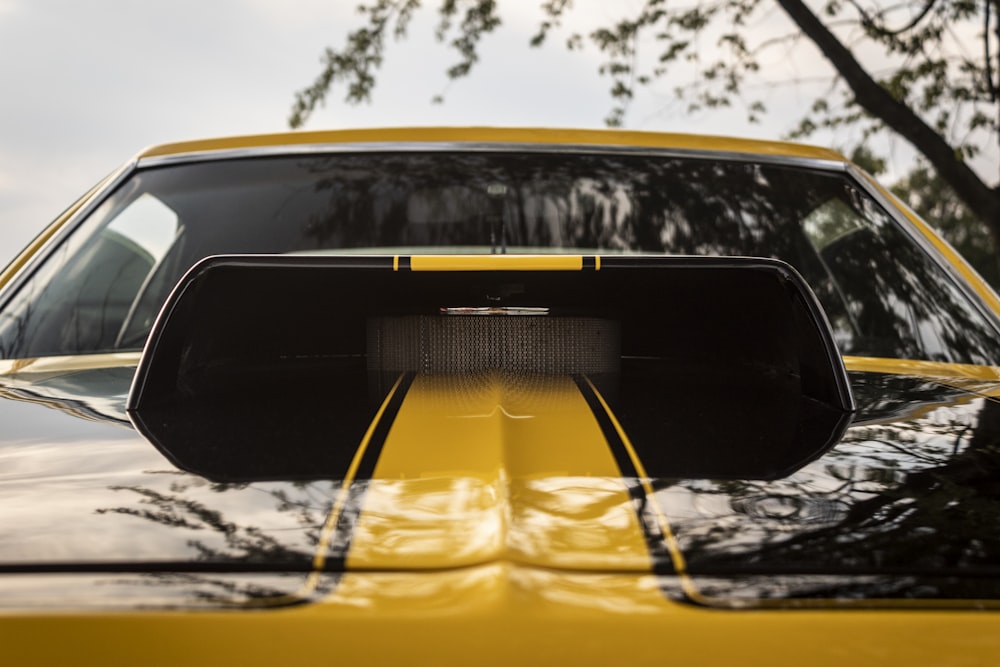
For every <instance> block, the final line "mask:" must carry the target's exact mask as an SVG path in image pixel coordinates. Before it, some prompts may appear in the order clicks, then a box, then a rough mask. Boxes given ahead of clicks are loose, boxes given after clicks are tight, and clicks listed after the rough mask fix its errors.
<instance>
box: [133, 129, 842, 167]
mask: <svg viewBox="0 0 1000 667" xmlns="http://www.w3.org/2000/svg"><path fill="white" fill-rule="evenodd" d="M385 143H397V144H421V143H434V144H442V143H456V144H458V143H460V144H484V145H487V144H525V145H536V146H553V147H555V146H575V147H607V148H633V149H635V148H647V149H648V148H652V149H664V150H677V151H699V152H700V151H709V152H723V153H740V154H749V155H768V156H783V157H791V158H804V159H811V160H824V161H835V162H846V161H847V160H846V159H845V158H844V156H843V155H841V154H840V153H838V152H836V151H834V150H831V149H828V148H822V147H818V146H809V145H804V144H796V143H791V142H784V141H764V140H757V139H737V138H732V137H721V136H708V135H696V134H672V133H660V132H637V131H631V130H570V129H543V128H499V127H394V128H368V129H355V130H327V131H310V132H283V133H276V134H258V135H246V136H235V137H221V138H214V139H202V140H196V141H183V142H177V143H169V144H162V145H158V146H152V147H150V148H147V149H146V150H144V151H142V152H141V153H140V154H139V155H138V156H137V159H145V158H160V157H175V156H181V155H192V154H198V153H214V152H219V151H225V152H228V151H243V150H246V151H255V150H257V149H260V150H267V151H268V152H271V151H274V150H276V149H277V150H280V149H283V148H287V149H289V151H290V152H296V151H298V150H301V149H304V148H307V147H314V146H317V147H318V146H324V145H347V144H385Z"/></svg>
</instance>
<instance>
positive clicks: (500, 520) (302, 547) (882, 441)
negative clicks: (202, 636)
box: [0, 364, 1000, 607]
mask: <svg viewBox="0 0 1000 667" xmlns="http://www.w3.org/2000/svg"><path fill="white" fill-rule="evenodd" d="M56 367H58V364H57V365H56ZM133 372H134V367H132V366H120V365H117V366H116V365H110V366H109V367H104V368H89V369H83V370H73V369H69V370H55V371H49V372H42V371H38V370H35V371H32V372H24V373H13V374H9V375H7V376H6V377H4V378H3V379H2V380H0V423H3V424H4V429H3V433H2V438H3V439H2V441H0V522H2V524H3V525H4V526H5V531H3V534H2V536H0V572H5V573H8V574H19V575H25V576H22V577H20V578H19V579H18V581H19V582H21V583H22V584H23V590H22V589H20V588H18V587H14V593H13V597H12V598H10V599H12V600H18V599H20V602H15V603H16V604H25V603H26V602H25V601H26V600H30V601H31V602H30V603H31V605H32V606H34V605H40V604H46V601H48V602H49V603H51V602H52V600H53V599H59V600H60V601H61V602H63V603H64V602H65V601H66V600H70V601H72V600H74V599H77V598H74V596H73V595H72V593H71V591H72V590H74V587H73V586H72V585H69V584H70V583H71V582H78V583H79V584H80V586H81V588H80V591H81V592H80V595H79V598H78V599H79V600H81V601H82V600H86V601H87V604H94V603H95V602H94V601H95V600H97V601H98V602H100V603H101V604H107V603H108V601H109V600H111V599H112V598H113V599H114V600H116V601H117V602H116V604H118V603H121V600H122V599H124V600H126V601H127V603H135V604H139V603H141V604H144V605H148V604H153V605H156V604H171V605H172V604H182V605H185V606H186V605H192V604H196V605H202V604H209V605H215V604H234V603H236V604H249V603H251V602H253V601H257V602H259V601H260V600H262V599H264V600H269V601H271V602H273V603H275V604H277V603H292V602H296V601H301V600H302V599H304V598H307V597H310V596H316V595H324V594H327V593H329V592H330V591H331V590H334V589H336V587H337V585H338V582H339V581H340V579H341V578H342V576H343V574H344V573H345V572H385V573H392V572H413V571H425V572H428V573H432V572H437V573H441V572H448V571H455V570H456V569H457V568H476V567H483V566H497V565H503V566H505V567H506V566H512V567H517V568H521V569H524V570H527V571H536V572H539V573H543V572H553V571H557V572H588V573H595V572H596V573H608V574H622V573H635V574H640V575H641V574H652V575H654V578H655V581H656V585H657V586H658V587H660V589H661V590H662V592H663V594H664V595H665V596H666V597H668V598H671V599H678V600H686V601H689V602H693V603H696V604H701V605H708V606H723V607H745V606H761V605H763V606H769V605H788V604H794V605H802V604H828V603H832V601H834V600H837V601H838V602H837V604H844V601H845V600H853V601H854V603H865V602H866V601H867V603H877V604H883V603H885V601H886V600H904V599H912V598H920V599H923V600H925V601H927V602H928V603H931V604H933V603H934V601H940V600H954V599H965V600H972V601H975V604H977V605H983V604H986V605H990V604H991V603H990V602H989V601H990V600H993V599H995V598H997V597H1000V584H998V583H997V582H998V581H1000V579H998V578H997V577H996V575H997V566H996V562H997V554H1000V530H997V528H998V527H1000V526H998V521H1000V519H998V518H997V517H1000V488H998V487H997V486H996V481H995V480H996V478H997V475H996V469H997V467H998V465H1000V448H998V442H1000V438H998V435H1000V405H998V404H997V403H996V402H995V401H994V400H993V399H992V398H990V396H991V395H993V394H995V393H997V392H998V391H1000V384H998V383H994V382H988V381H981V382H978V383H975V385H974V386H970V383H968V382H965V383H964V384H965V385H966V386H962V385H963V383H961V382H959V381H956V380H950V381H949V380H942V379H934V378H930V377H921V376H919V375H899V374H896V373H875V372H861V371H854V372H851V374H850V375H851V382H852V388H853V391H854V394H855V400H856V402H857V406H858V410H857V412H856V414H855V416H854V418H853V422H852V424H851V426H850V427H849V428H848V430H847V431H846V433H845V435H844V436H843V438H842V439H841V440H840V442H839V443H838V444H837V445H836V446H835V447H833V448H832V449H831V450H829V451H828V452H827V453H826V454H824V455H823V456H821V457H820V458H818V459H816V460H814V461H812V462H809V463H806V464H805V465H804V466H802V467H801V468H800V469H798V470H797V471H795V472H793V473H791V474H789V475H787V476H784V477H782V478H780V479H773V480H739V479H726V480H712V479H704V478H697V479H685V478H664V477H656V476H651V475H650V474H649V472H648V471H646V470H642V469H637V468H636V467H635V466H634V465H630V464H629V463H628V461H629V459H628V457H627V456H624V455H623V456H617V455H616V452H615V449H614V447H613V446H609V438H608V431H607V429H604V430H602V427H601V424H600V423H598V422H597V421H595V419H594V417H593V412H592V410H591V406H588V404H587V402H586V400H585V396H584V393H585V392H584V391H583V390H582V389H581V387H580V386H578V384H577V383H574V382H573V381H572V380H571V379H570V378H558V377H556V378H548V379H545V380H538V379H536V381H534V382H531V383H527V384H525V382H524V381H523V379H521V380H517V379H516V378H515V379H512V378H509V377H504V376H502V375H498V374H485V375H478V376H476V377H467V378H465V379H463V380H462V381H461V382H459V383H458V384H456V381H455V380H454V379H451V380H448V379H443V378H440V377H434V376H418V377H416V378H414V379H413V380H412V384H411V386H409V387H408V388H407V390H406V391H405V392H401V398H400V400H399V401H398V403H397V405H396V406H395V407H393V408H391V409H392V410H393V414H392V415H390V417H391V420H390V421H391V428H390V429H389V432H388V434H387V436H386V438H385V440H384V444H383V445H382V447H381V449H380V450H378V451H377V452H375V451H374V448H373V451H370V452H367V453H366V452H364V451H363V448H361V449H359V451H358V452H356V453H355V456H354V457H353V459H351V460H350V462H349V463H348V464H347V465H346V466H345V468H344V470H345V472H344V474H343V475H342V476H340V477H338V478H333V479H328V480H306V481H303V480H293V481H259V482H231V483H225V482H217V481H210V480H208V479H205V478H203V477H201V476H199V475H196V474H192V473H190V472H185V471H183V470H181V469H179V468H178V467H176V466H175V465H174V464H173V463H172V462H171V461H170V460H169V459H168V458H167V457H165V456H164V455H163V454H162V453H161V452H160V451H159V450H157V449H156V448H155V447H153V446H152V445H151V444H150V443H149V442H148V441H147V440H146V439H145V438H144V437H142V436H141V435H140V434H139V433H138V432H137V431H136V430H134V428H133V427H132V425H131V423H130V422H129V419H128V417H127V416H126V413H125V409H124V406H125V400H126V397H127V393H128V388H129V383H130V381H131V378H132V374H133ZM731 398H732V397H731V396H727V392H726V390H725V389H724V388H723V387H720V390H719V392H718V393H717V395H714V396H706V397H705V400H706V401H710V402H712V403H713V404H715V405H718V404H723V405H724V404H725V403H726V401H727V400H730V399H731ZM427 433H432V436H431V440H428V436H427V435H426V434H427ZM370 435H371V434H370V433H369V434H368V436H370ZM366 437H367V436H366ZM752 437H753V434H752V433H748V435H747V438H748V441H749V440H750V439H752ZM431 441H432V442H433V445H434V446H433V447H428V446H426V444H427V443H428V442H431ZM622 446H623V447H625V448H628V447H629V446H630V445H629V444H628V442H627V439H626V441H625V442H624V443H623V444H622ZM366 454H367V455H366ZM626 454H627V452H626ZM54 573H60V575H61V579H60V580H59V583H58V585H56V586H53V585H52V578H51V577H46V576H43V575H51V574H54ZM95 577H97V578H98V579H100V580H101V581H103V582H104V587H103V588H100V587H98V590H100V591H103V592H104V594H98V595H95V586H94V581H95ZM123 588H124V589H125V590H127V591H129V594H128V595H126V596H124V598H123V596H122V595H121V592H122V589H123ZM56 589H58V592H56ZM18 590H22V593H21V594H19V593H18V592H17V591H18ZM53 596H55V597H53Z"/></svg>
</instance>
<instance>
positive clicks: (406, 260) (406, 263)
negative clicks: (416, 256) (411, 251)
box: [399, 255, 412, 271]
mask: <svg viewBox="0 0 1000 667" xmlns="http://www.w3.org/2000/svg"><path fill="white" fill-rule="evenodd" d="M411 268H412V267H411V263H410V256H409V255H405V256H404V255H400V256H399V270H400V271H409V270H410V269H411Z"/></svg>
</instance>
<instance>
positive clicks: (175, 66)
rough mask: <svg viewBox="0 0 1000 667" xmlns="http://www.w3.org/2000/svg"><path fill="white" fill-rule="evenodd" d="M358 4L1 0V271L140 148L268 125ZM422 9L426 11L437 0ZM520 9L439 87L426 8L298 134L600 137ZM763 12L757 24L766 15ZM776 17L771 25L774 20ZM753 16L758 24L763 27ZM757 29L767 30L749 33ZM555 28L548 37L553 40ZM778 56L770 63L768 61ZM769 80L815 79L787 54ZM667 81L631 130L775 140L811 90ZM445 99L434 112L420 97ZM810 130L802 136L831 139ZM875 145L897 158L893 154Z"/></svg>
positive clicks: (354, 21)
mask: <svg viewBox="0 0 1000 667" xmlns="http://www.w3.org/2000/svg"><path fill="white" fill-rule="evenodd" d="M356 4H357V0H170V1H169V2H167V1H165V0H143V1H136V0H86V1H85V2H81V1H79V0H0V91H2V92H0V267H2V265H4V264H6V263H7V261H8V260H10V259H12V257H13V256H14V254H15V253H16V252H17V251H18V250H19V249H20V248H21V247H22V246H23V245H25V244H26V243H27V242H28V241H29V240H30V239H31V237H33V236H34V235H35V234H36V233H37V232H38V231H40V230H41V229H42V227H43V226H44V225H45V224H46V223H48V222H49V221H50V220H51V219H52V218H54V217H55V216H56V215H57V214H58V213H59V212H60V211H61V210H63V209H64V208H65V207H66V206H67V205H69V204H70V203H71V202H72V201H73V200H74V199H75V198H76V197H77V196H78V195H79V194H81V193H83V192H84V191H85V190H87V189H88V188H89V187H90V186H91V185H93V184H94V183H96V182H97V181H98V180H99V179H101V178H102V177H103V176H104V175H106V174H107V173H108V172H110V171H111V170H113V169H114V168H115V167H117V166H118V165H119V164H121V163H123V162H125V161H126V160H127V159H129V158H130V157H131V156H132V155H133V154H134V153H136V152H137V151H139V150H140V149H142V148H143V147H146V146H148V145H151V144H156V143H162V142H168V141H179V140H186V139H194V138H204V137H212V136H220V135H232V134H246V133H258V132H274V131H282V130H284V129H286V128H287V125H286V122H287V121H286V119H287V116H288V112H289V109H290V107H291V103H292V99H293V95H294V93H295V91H296V90H298V89H300V88H303V87H304V86H306V85H308V84H310V83H311V82H312V80H313V79H314V77H315V76H316V75H317V74H318V72H319V58H320V55H321V53H322V51H323V48H324V47H325V46H326V45H336V46H339V45H341V44H342V43H343V36H344V34H345V33H346V32H347V30H349V29H350V28H352V27H355V26H357V25H358V22H359V17H358V15H357V14H356V12H355V9H354V8H355V6H356ZM437 4H438V3H437V2H434V3H432V8H433V7H436V6H437ZM537 5H538V3H537V2H536V1H535V0H523V1H521V2H509V3H501V8H502V12H504V13H503V14H502V18H503V19H504V26H503V27H502V28H501V29H500V30H499V31H498V32H497V33H496V34H495V35H491V36H489V37H488V38H487V39H486V41H485V42H484V44H483V47H482V63H481V65H480V66H479V67H478V68H477V70H476V71H474V73H473V75H472V76H471V77H470V78H469V79H467V80H462V81H460V82H457V83H454V84H452V85H450V86H448V85H447V79H446V77H445V75H444V70H445V68H446V67H447V66H448V65H449V64H451V63H452V62H453V61H454V60H455V58H454V56H453V55H451V54H450V53H448V51H447V50H446V49H445V48H444V47H443V46H441V45H439V44H437V43H436V42H435V41H434V39H433V37H432V36H431V33H432V30H431V26H432V24H433V20H434V16H433V11H426V10H425V11H424V12H423V13H422V14H420V15H418V18H417V20H416V21H415V22H414V24H413V26H412V28H411V32H412V34H413V37H412V38H411V39H410V40H408V41H406V42H402V43H398V44H393V45H392V46H391V48H390V49H389V51H388V54H387V59H386V64H385V67H384V69H383V72H382V75H381V77H380V79H379V83H378V87H377V89H376V91H375V95H374V100H373V103H372V104H370V105H362V106H358V107H350V106H346V105H345V104H344V103H342V102H339V101H338V98H337V97H336V93H335V94H334V99H331V102H330V103H329V104H328V105H327V107H325V108H324V109H321V110H320V111H319V112H318V113H316V114H315V115H314V117H313V118H312V119H311V120H310V122H309V124H308V125H307V127H306V128H305V129H323V128H341V127H377V126H400V125H484V124H486V125H518V126H552V127H601V126H602V124H603V118H604V117H605V115H606V114H607V112H608V110H609V108H610V107H611V102H610V100H609V97H608V93H607V90H608V87H609V82H608V81H607V80H606V79H602V78H600V77H598V75H597V73H596V71H597V65H598V63H599V60H600V59H599V55H598V54H597V53H596V52H595V50H594V49H593V48H590V49H589V50H586V51H584V52H583V53H582V54H581V53H576V54H570V53H567V52H566V51H565V49H563V48H562V47H561V42H562V39H563V38H559V37H558V35H557V38H556V39H554V40H552V43H551V44H549V45H547V46H546V47H545V48H544V49H542V50H530V49H528V48H527V46H526V45H527V42H528V39H529V37H530V35H531V34H533V32H534V30H535V29H536V26H537V23H538V20H539V18H540V13H539V10H538V8H537ZM614 6H615V3H602V2H601V1H600V0H577V3H576V7H577V12H576V15H575V16H576V19H575V20H576V21H578V22H579V25H578V26H577V27H580V28H582V29H583V30H586V28H587V26H588V25H597V24H600V23H601V22H602V20H603V21H604V22H607V21H608V19H609V17H613V13H612V12H613V8H614ZM774 18H775V17H771V19H774ZM777 18H780V17H777ZM771 19H768V18H765V23H766V22H767V21H768V20H771ZM758 28H759V29H762V30H763V29H766V28H767V26H766V25H760V26H758ZM564 34H565V33H564ZM778 57H779V58H780V57H781V56H780V54H779V55H778ZM781 66H782V67H785V68H790V67H793V66H794V71H791V73H790V74H789V72H788V71H786V72H784V73H783V76H810V75H813V74H814V73H822V66H821V61H820V60H819V58H818V56H816V55H815V54H814V53H812V52H811V51H805V52H803V51H801V50H800V51H799V52H798V53H797V54H796V57H795V59H794V63H790V62H784V63H781ZM671 88H672V83H671V82H661V84H658V85H657V87H654V88H652V89H651V90H648V91H644V92H643V93H642V94H641V95H640V96H639V98H638V99H637V100H636V101H635V103H634V104H633V106H632V108H631V109H630V110H629V114H628V116H627V118H626V125H627V127H629V128H630V129H642V130H654V131H675V132H697V133H714V134H726V135H740V136H754V137H763V138H779V137H780V136H781V135H782V134H783V133H784V132H785V131H787V129H788V128H789V126H790V125H791V123H792V122H793V120H794V119H795V118H796V117H798V116H799V115H801V112H802V111H803V110H804V109H805V108H806V107H807V106H808V105H809V104H810V103H811V101H812V99H813V96H814V93H815V90H812V91H810V90H802V89H800V88H794V87H784V88H781V89H775V90H773V91H765V92H766V94H767V95H768V97H769V102H770V104H771V108H772V109H773V110H774V111H773V112H772V114H771V115H770V116H769V117H768V118H767V120H766V122H764V123H763V124H758V125H750V124H748V123H747V122H746V121H745V118H744V114H743V113H742V112H738V111H737V112H732V113H728V114H724V115H717V114H703V115H699V116H694V117H692V116H688V115H685V114H684V113H683V105H680V104H678V103H676V102H675V101H674V100H673V97H672V93H671V92H670V90H671ZM442 91H445V92H446V101H445V103H444V104H443V105H434V104H431V102H430V100H431V98H432V97H433V96H434V95H435V94H436V93H439V92H442ZM835 139H836V138H834V137H818V138H816V139H814V141H815V142H817V143H833V144H836V143H837V141H836V140H835ZM889 150H890V152H892V153H894V154H896V153H898V154H900V155H901V156H902V157H901V158H900V159H901V160H907V159H908V157H907V156H908V155H909V154H908V152H907V150H906V149H905V146H903V147H899V146H893V147H890V149H889Z"/></svg>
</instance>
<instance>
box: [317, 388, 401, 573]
mask: <svg viewBox="0 0 1000 667" xmlns="http://www.w3.org/2000/svg"><path fill="white" fill-rule="evenodd" d="M416 376H417V374H416V373H414V372H412V371H411V372H408V373H404V374H403V376H402V379H401V380H400V382H399V386H398V387H397V388H396V391H395V392H394V393H393V395H392V398H390V399H389V402H388V403H387V404H386V406H385V410H383V412H382V416H381V418H380V419H379V420H378V421H377V422H376V423H375V429H374V430H373V431H372V437H371V439H370V440H369V441H368V447H367V449H365V453H364V454H362V456H361V461H360V463H359V464H358V469H357V471H356V472H355V474H354V480H353V481H352V482H351V485H350V487H349V488H348V490H347V501H346V502H345V503H344V506H343V508H342V509H341V512H340V516H338V517H337V526H336V528H335V529H334V532H333V535H332V536H331V539H330V546H329V547H328V550H327V554H326V562H325V564H324V567H323V571H324V572H337V571H343V570H344V569H345V568H346V561H347V553H348V552H349V551H350V549H351V538H352V537H353V535H354V527H355V526H356V525H357V523H358V518H359V517H360V516H361V509H362V507H363V505H364V496H365V493H366V492H367V490H368V481H369V480H371V478H372V475H374V474H375V466H376V465H377V464H378V460H379V457H380V456H381V455H382V449H383V447H384V446H385V441H386V439H387V438H388V437H389V430H390V429H391V428H392V425H393V423H394V422H395V421H396V415H398V414H399V409H400V407H402V405H403V400H404V399H405V398H406V395H407V393H409V391H410V387H411V386H412V385H413V380H414V379H415V378H416Z"/></svg>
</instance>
